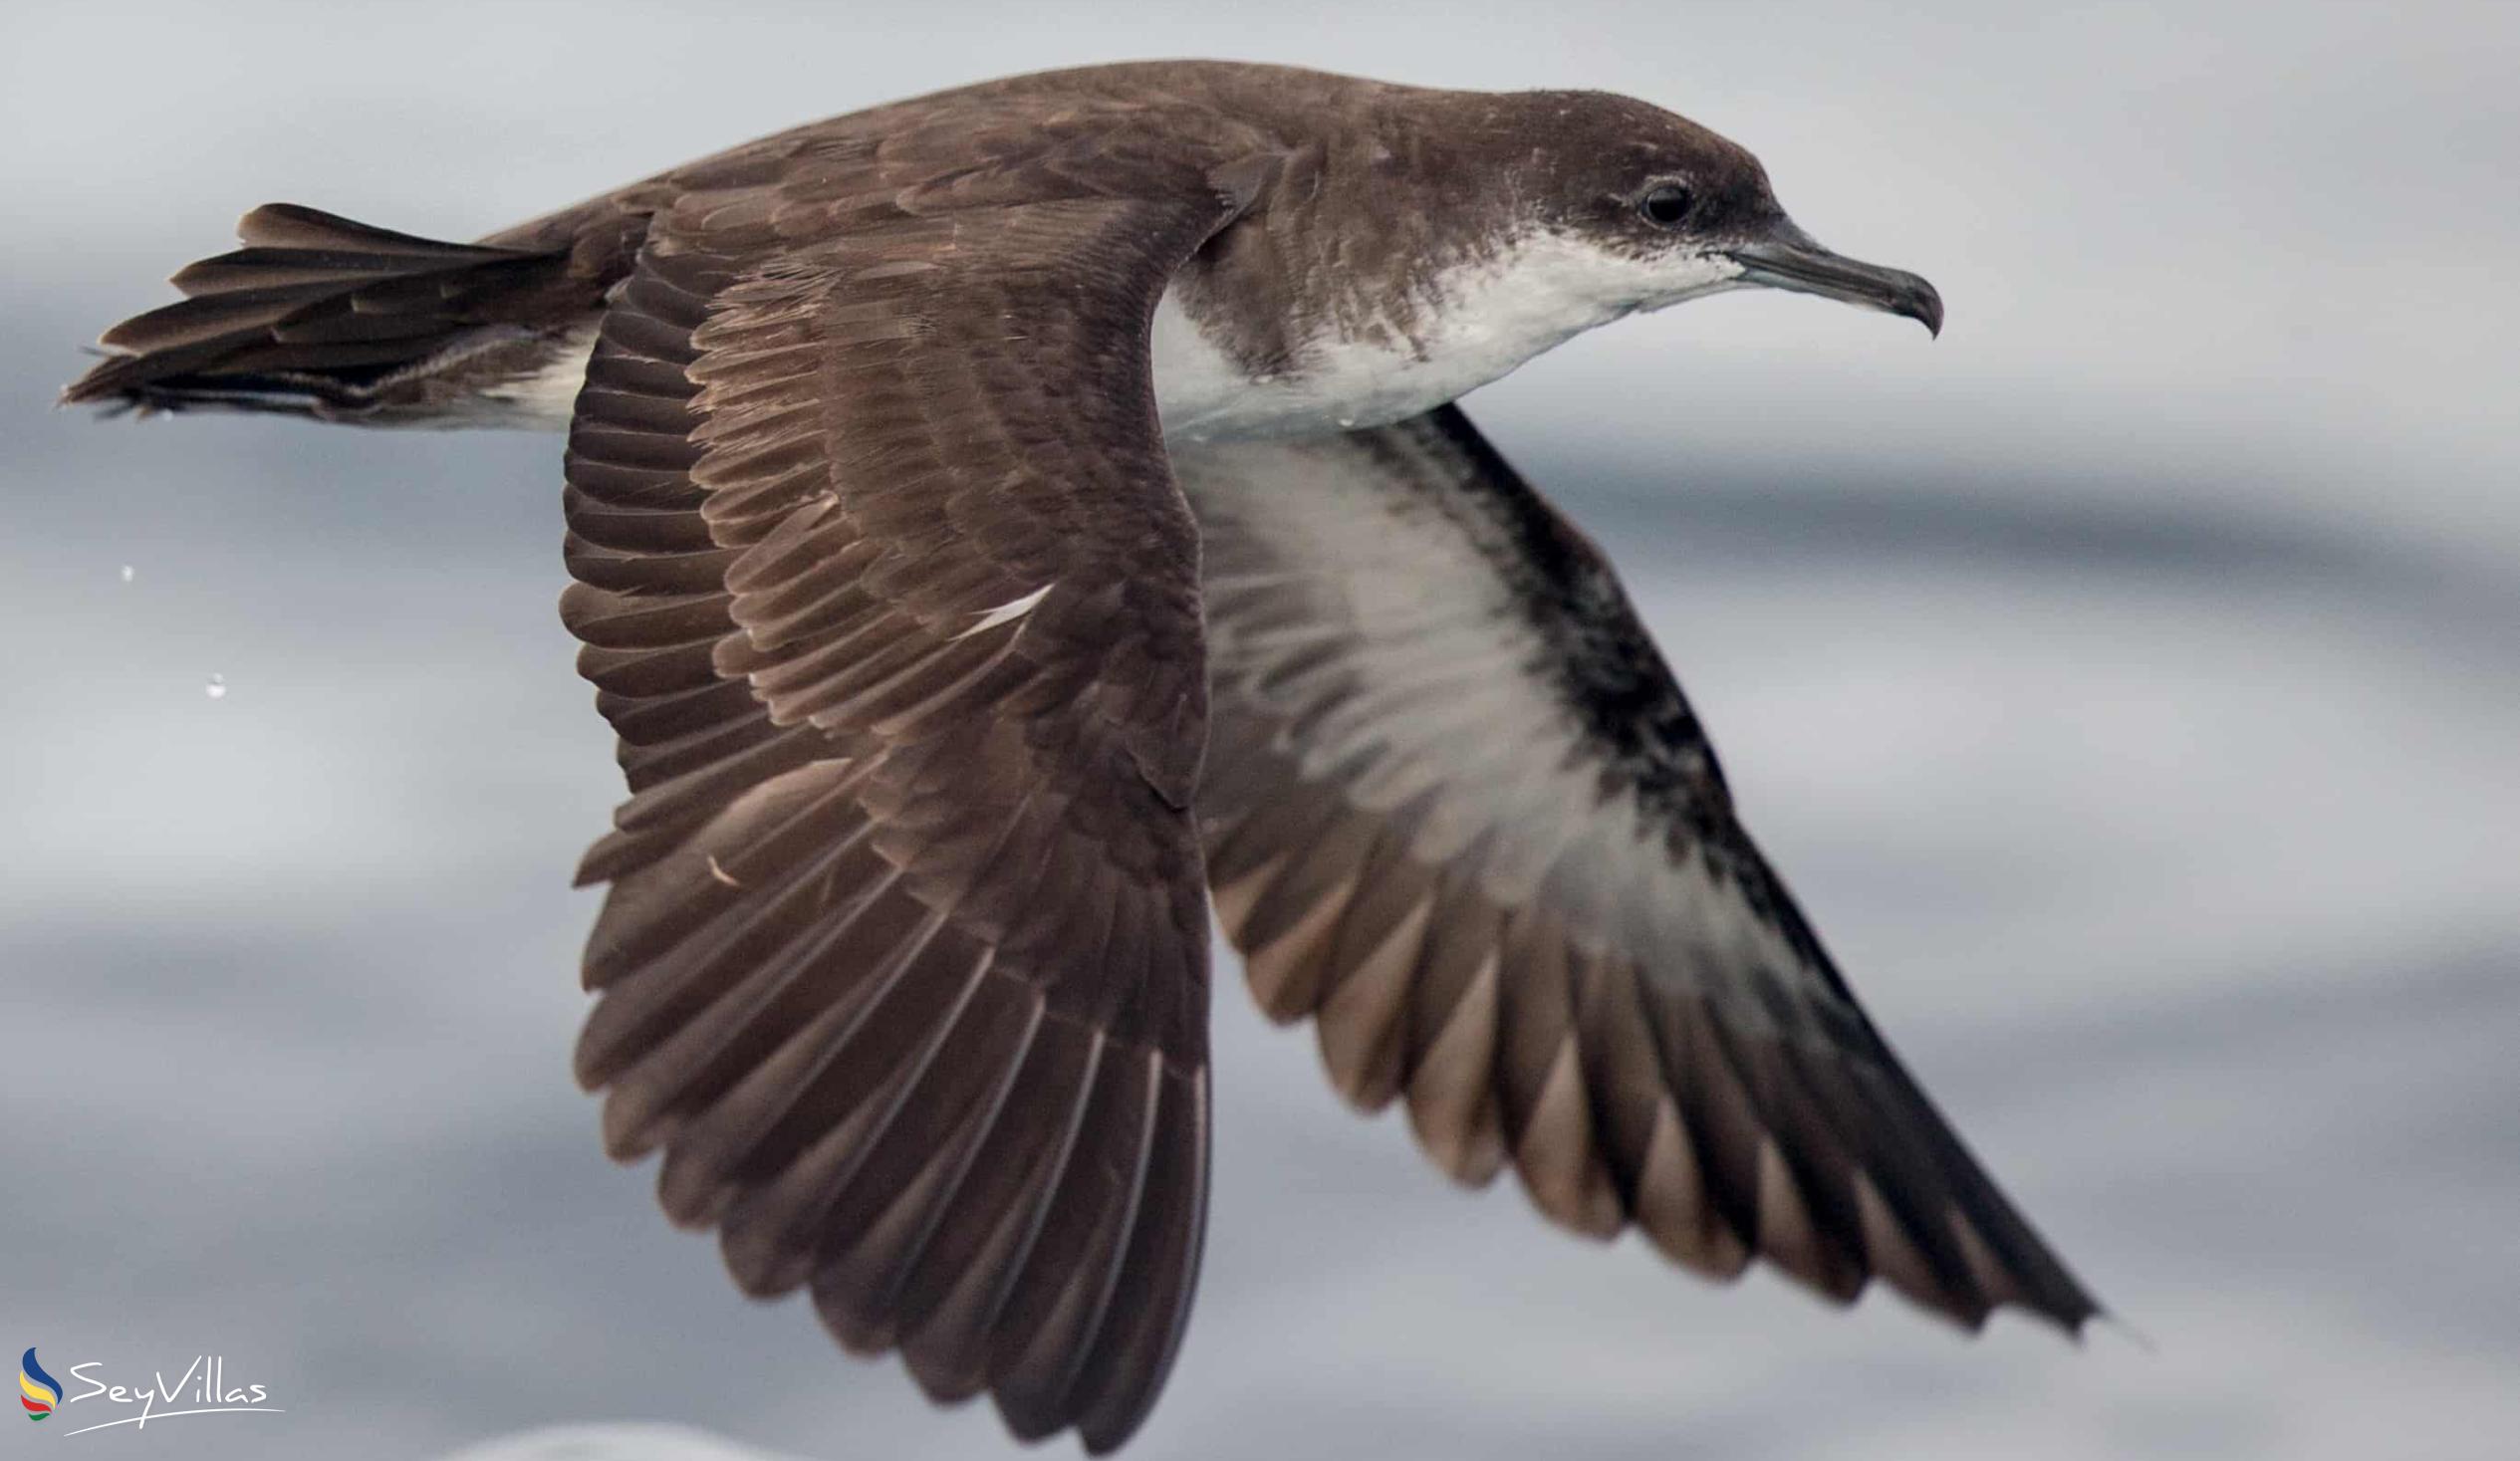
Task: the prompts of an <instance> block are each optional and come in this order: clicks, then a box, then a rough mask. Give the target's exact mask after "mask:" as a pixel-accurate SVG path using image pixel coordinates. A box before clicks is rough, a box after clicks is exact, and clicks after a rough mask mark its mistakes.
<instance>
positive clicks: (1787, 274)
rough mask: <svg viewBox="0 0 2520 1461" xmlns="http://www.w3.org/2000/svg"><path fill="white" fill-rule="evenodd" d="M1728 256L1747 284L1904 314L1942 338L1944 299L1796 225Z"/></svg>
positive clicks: (1782, 226)
mask: <svg viewBox="0 0 2520 1461" xmlns="http://www.w3.org/2000/svg"><path fill="white" fill-rule="evenodd" d="M1724 252H1725V254H1726V255H1727V256H1728V257H1729V258H1731V260H1732V261H1733V262H1734V263H1736V264H1739V265H1740V266H1741V282H1742V283H1743V284H1763V285H1766V286H1768V287H1769V288H1771V289H1790V290H1795V291H1798V292H1800V293H1802V294H1816V295H1819V296H1820V297H1821V298H1823V299H1832V300H1837V301H1840V302H1841V303H1844V304H1850V305H1862V306H1864V307H1866V308H1867V309H1874V310H1884V311H1887V312H1889V313H1890V314H1893V315H1904V316H1906V317H1907V318H1908V319H1910V320H1913V321H1915V322H1916V323H1917V324H1919V325H1922V326H1924V327H1925V329H1926V330H1927V331H1928V332H1929V333H1931V334H1933V335H1936V336H1939V335H1940V334H1942V296H1941V295H1939V294H1936V293H1935V292H1934V288H1933V286H1932V285H1930V284H1927V283H1926V282H1925V281H1924V280H1923V279H1922V278H1920V277H1918V276H1916V275H1913V274H1910V273H1908V272H1907V271H1906V270H1904V269H1885V268H1883V267H1882V266H1881V265H1879V264H1867V263H1865V262H1864V261H1863V260H1861V259H1850V258H1848V257H1846V256H1845V255H1843V254H1833V253H1831V252H1829V251H1828V250H1827V249H1825V248H1822V247H1821V246H1820V241H1819V240H1818V239H1815V238H1813V237H1812V236H1811V235H1810V234H1808V233H1805V232H1803V231H1802V230H1801V229H1799V228H1797V227H1795V226H1794V225H1793V224H1791V223H1788V222H1784V221H1782V220H1780V221H1779V222H1778V224H1777V226H1776V227H1775V229H1773V230H1772V231H1771V232H1770V233H1769V235H1768V237H1766V238H1763V239H1759V240H1757V241H1755V242H1752V243H1746V244H1737V245H1735V246H1733V247H1732V248H1729V249H1726V250H1725V251H1724Z"/></svg>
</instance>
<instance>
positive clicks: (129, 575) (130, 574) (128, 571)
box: [123, 563, 139, 584]
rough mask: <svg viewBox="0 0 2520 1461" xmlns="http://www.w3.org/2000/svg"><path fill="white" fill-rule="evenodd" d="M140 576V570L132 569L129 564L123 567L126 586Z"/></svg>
mask: <svg viewBox="0 0 2520 1461" xmlns="http://www.w3.org/2000/svg"><path fill="white" fill-rule="evenodd" d="M138 575H139V570H137V569H135V568H133V567H131V566H130V565H129V564H127V563H126V564H125V565H123V582H124V583H126V584H127V583H129V582H131V580H132V579H134V578H136V577H138Z"/></svg>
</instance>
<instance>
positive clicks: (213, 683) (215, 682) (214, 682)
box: [201, 674, 227, 700]
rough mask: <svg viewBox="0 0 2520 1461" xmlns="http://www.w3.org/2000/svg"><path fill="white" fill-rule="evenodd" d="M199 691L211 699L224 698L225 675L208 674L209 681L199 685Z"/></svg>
mask: <svg viewBox="0 0 2520 1461" xmlns="http://www.w3.org/2000/svg"><path fill="white" fill-rule="evenodd" d="M201 693H202V694H204V695H207V696H209V697H210V698H211V699H213V700H224V699H226V698H227V676H226V675H223V674H214V675H212V676H210V682H209V683H208V684H206V685H203V686H202V687H201Z"/></svg>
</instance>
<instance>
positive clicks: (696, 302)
mask: <svg viewBox="0 0 2520 1461" xmlns="http://www.w3.org/2000/svg"><path fill="white" fill-rule="evenodd" d="M982 122H983V123H985V122H986V119H982ZM932 130H933V132H934V133H935V134H934V135H933V136H930V135H929V134H928V133H925V132H919V133H911V134H907V135H902V136H894V137H889V138H885V139H882V141H881V142H878V141H871V140H864V139H860V140H850V139H846V138H844V139H841V141H840V142H839V143H838V144H836V145H834V146H832V147H828V148H815V147H801V148H796V149H792V151H791V153H790V154H789V155H787V156H784V157H782V158H777V159H772V162H771V163H770V164H765V167H766V173H767V175H753V176H740V175H738V176H732V177H729V178H725V179H720V181H721V182H722V183H723V185H722V186H717V187H713V188H701V189H694V190H689V191H686V192H684V193H682V194H681V195H680V196H678V197H675V198H672V199H670V200H669V201H666V202H664V203H663V204H662V211H660V212H658V213H657V214H656V215H655V216H654V217H653V218H652V220H651V221H650V222H649V223H648V225H647V230H646V234H645V240H644V244H643V246H642V248H641V250H640V252H639V255H638V258H637V263H636V267H635V269H634V271H633V272H632V273H631V275H630V278H629V279H628V280H626V281H625V282H624V284H623V285H622V286H621V287H620V288H619V289H617V290H616V291H615V293H614V296H613V299H612V303H611V307H610V310H609V313H608V314H607V316H606V318H605V321H604V325H603V332H602V337H601V342H600V344H599V345H598V347H597V350H596V353H595V356H594V360H593V363H592V365H590V367H589V370H588V376H587V384H586V387H585V390H584V392H583V393H582V394H581V396H580V397H579V401H578V407H577V415H576V421H575V425H574V427H573V429H572V431H571V433H570V442H569V456H568V491H567V499H566V500H567V515H568V523H569V542H568V557H569V564H570V569H571V572H572V574H573V575H574V577H575V578H576V580H577V583H576V584H575V586H574V587H573V588H572V589H571V590H570V591H569V593H568V594H567V596H566V597H565V599H564V601H563V616H564V618H565V619H566V620H567V622H568V624H569V626H570V627H571V628H572V629H573V630H574V631H575V632H576V633H577V635H578V637H579V638H580V639H582V640H583V641H584V643H585V648H584V651H583V653H582V655H581V658H580V667H581V669H582V671H583V672H584V673H585V674H586V675H587V677H588V678H590V679H592V680H593V681H594V682H595V683H596V685H597V686H598V687H599V694H598V697H597V702H598V705H599V707H600V708H601V709H602V711H603V713H604V714H605V715H606V717H607V718H609V719H610V720H611V722H612V723H613V725H614V727H615V729H616V730H617V731H618V733H619V735H620V740H621V761H622V765H623V767H624V770H625V771H626V772H627V774H628V777H629V781H630V789H631V793H632V795H631V796H630V800H629V801H628V802H627V803H626V804H625V805H624V806H623V807H622V808H621V810H620V812H619V814H618V816H617V818H616V823H617V830H616V831H615V833H614V834H613V835H612V836H611V837H609V838H607V839H606V840H605V841H603V842H601V843H599V844H597V846H596V847H595V848H594V849H593V850H592V851H591V852H589V853H588V857H587V861H586V863H585V865H584V867H583V868H582V869H581V878H582V880H585V881H610V882H611V883H612V889H611V892H610V894H609V896H608V897H607V899H606V902H605V904H604V909H603V912H602V914H601V917H600V918H599V921H598V923H597V926H596V930H595V934H594V937H593V940H592V942H591V945H590V947H589V949H588V952H587V959H586V980H587V983H588V985H589V987H590V988H593V989H596V990H598V991H600V992H601V994H602V999H601V1000H600V1001H599V1002H598V1003H597V1005H596V1006H595V1008H594V1011H593V1013H592V1015H591V1017H590V1019H589V1020H588V1023H587V1027H586V1030H585V1033H584V1036H583V1038H582V1040H581V1042H580V1044H579V1049H578V1074H579V1077H580V1079H581V1080H582V1081H584V1082H585V1083H586V1085H587V1086H588V1087H589V1088H591V1089H593V1088H603V1089H606V1090H607V1091H608V1092H609V1096H608V1098H607V1101H606V1105H605V1135H606V1141H607V1143H608V1145H609V1147H610V1148H611V1150H612V1151H613V1152H614V1154H616V1155H617V1156H620V1157H624V1158H629V1157H632V1156H636V1155H639V1154H643V1153H645V1152H648V1151H651V1150H654V1149H656V1148H659V1147H661V1148H662V1149H663V1151H664V1154H665V1155H664V1163H663V1168H662V1172H661V1175H660V1179H659V1189H660V1195H661V1197H662V1200H663V1203H664V1206H665V1208H666V1211H667V1212H668V1214H669V1215H670V1216H671V1217H672V1218H673V1219H674V1220H675V1221H676V1222H677V1223H680V1224H684V1225H687V1226H694V1227H707V1226H712V1225H713V1226H715V1227H716V1228H718V1229H719V1230H720V1233H721V1236H722V1246H723V1249H724V1252H725V1256H726V1260H727V1263H728V1266H729V1268H730V1269H731V1270H732V1271H733V1274H734V1276H735V1278H736V1280H737V1282H738V1283H739V1284H741V1285H742V1286H743V1288H744V1289H745V1290H746V1291H748V1292H750V1293H752V1294H755V1295H773V1294H779V1293H783V1292H787V1291H789V1290H792V1289H795V1288H798V1287H800V1286H803V1287H806V1288H809V1289H810V1290H811V1291H812V1294H813V1297H814V1301H815V1304H816V1307H817V1309H818V1310H819V1311H820V1313H821V1315H822V1317H823V1319H824V1321H825V1322H826V1324H827V1325H828V1326H829V1327H830V1329H831V1330H832V1332H833V1333H834V1335H836V1336H837V1337H838V1338H839V1339H840V1340H841V1341H842V1342H843V1343H844V1344H845V1345H847V1346H848V1347H850V1348H851V1349H853V1350H856V1351H860V1352H877V1351H882V1350H884V1349H888V1348H894V1347H897V1348H899V1349H900V1350H901V1351H902V1353H903V1355H904V1356H905V1358H906V1360H907V1362H908V1364H909V1367H910V1369H911V1371H912V1372H913V1373H914V1374H915V1375H916V1377H917V1378H918V1380H919V1382H920V1383H921V1385H922V1386H923V1387H925V1388H926V1389H927V1391H928V1392H929V1393H930V1394H931V1395H933V1396H935V1397H937V1398H939V1399H942V1400H959V1399H963V1398H967V1397H969V1396H971V1395H974V1394H976V1393H977V1392H979V1391H980V1390H982V1389H983V1388H985V1389H988V1390H989V1391H991V1392H992V1393H993V1395H994V1397H995V1399H996V1402H997V1404H998V1407H999V1409H1000V1410H1001V1412H1002V1413H1003V1414H1004V1415H1005V1417H1006V1419H1007V1422H1008V1423H1009V1424H1010V1425H1011V1426H1012V1427H1013V1428H1014V1429H1015V1430H1016V1431H1017V1432H1018V1433H1019V1434H1021V1435H1023V1436H1025V1437H1028V1438H1030V1437H1037V1436H1043V1435H1048V1434H1050V1433H1052V1432H1055V1431H1057V1430H1060V1429H1062V1428H1065V1427H1068V1426H1075V1427H1077V1428H1078V1429H1079V1430H1080V1431H1081V1432H1082V1434H1083V1437H1084V1440H1085V1442H1086V1444H1087V1445H1088V1447H1089V1448H1091V1449H1094V1450H1097V1451H1101V1450H1106V1449H1109V1448H1111V1447H1112V1446H1115V1445H1118V1444H1119V1443H1120V1442H1121V1441H1122V1440H1124V1439H1126V1438H1127V1437H1128V1436H1129V1434H1130V1433H1131V1432H1132V1431H1134V1429H1135V1427H1136V1426H1137V1424H1138V1422H1139V1421H1140V1420H1141V1419H1142V1418H1143V1416H1144V1414H1145V1412H1146V1410H1147V1409H1148V1407H1149V1406H1150V1405H1151V1404H1152V1402H1153V1398H1154V1395H1155V1393H1156V1391H1157V1390H1158V1389H1159V1388H1160V1386H1161V1384H1162V1381H1163V1378H1164V1375H1165V1373H1166V1372H1167V1370H1168V1369H1169V1366H1170V1363H1171V1359H1172V1354H1173V1351H1174V1348H1175V1346H1176V1344H1177V1342H1178V1340H1179V1337H1180V1332H1181V1326H1182V1322H1183V1319H1184V1317H1185V1316H1186V1314H1187V1312H1188V1307H1189V1300H1190V1294H1191V1290H1192V1287H1193V1284H1194V1281H1195V1278H1196V1273H1197V1268H1198V1253H1199V1243H1200V1232H1201V1224H1202V1221H1203V1215H1204V1205H1205V1191H1206V1176H1207V1129H1208V1073H1207V1046H1206V1032H1205V1021H1206V1008H1207V970H1206V951H1207V932H1206V917H1205V911H1206V910H1205V894H1204V882H1203V879H1202V872H1201V863H1200V853H1199V848H1198V844H1197V838H1196V833H1195V828H1194V827H1193V825H1192V823H1191V819H1190V812H1189V807H1190V801H1191V795H1192V790H1193V786H1194V783H1195V781H1196V778H1197V774H1198V767H1199V759H1200V754H1201V750H1202V747H1203V744H1204V735H1205V726H1204V722H1205V704H1204V665H1203V662H1202V658H1201V623H1200V610H1199V603H1198V584H1197V543H1196V536H1195V530H1194V528H1193V526H1192V523H1191V520H1190V517H1189V515H1188V512H1187V510H1186V508H1185V507H1184V505H1183V503H1182V501H1181V498H1180V496H1179V493H1178V491H1177V489H1176V488H1175V486H1174V484H1173V481H1172V479H1171V476H1170V474H1169V472H1168V470H1167V467H1166V463H1165V459H1164V455H1163V449H1162V443H1161V439H1160V436H1159V433H1158V431H1157V427H1156V423H1155V415H1154V407H1153V396H1152V389H1151V385H1150V382H1149V380H1148V362H1147V348H1146V333H1147V321H1148V319H1149V318H1150V316H1151V313H1152V310H1153V307H1154V304H1155V301H1156V299H1157V297H1158V295H1159V294H1160V292H1161V290H1162V288H1163V286H1164V283H1165V281H1166V280H1167V279H1168V278H1169V277H1170V275H1171V273H1172V272H1173V270H1174V269H1175V268H1176V267H1177V266H1178V265H1179V264H1180V262H1181V261H1182V260H1183V259H1184V258H1186V257H1187V256H1188V255H1189V254H1190V253H1191V252H1192V251H1193V250H1194V249H1195V248H1196V247H1197V246H1198V245H1199V244H1200V242H1201V241H1202V240H1204V239H1205V238H1206V237H1208V236H1209V235H1210V234H1211V233H1212V232H1213V231H1214V230H1215V229H1216V228H1217V227H1219V226H1220V225H1221V224H1222V223H1224V222H1225V221H1227V220H1228V219H1230V218H1231V217H1232V216H1233V215H1234V213H1235V211H1236V209H1237V206H1238V204H1237V201H1236V199H1235V198H1234V197H1233V196H1229V194H1232V193H1234V192H1236V191H1237V189H1238V188H1239V187H1240V186H1241V183H1240V182H1239V181H1237V179H1247V178H1248V177H1249V176H1250V175H1251V174H1250V173H1248V172H1247V171H1237V170H1236V169H1235V168H1234V167H1233V166H1231V165H1224V166H1221V167H1220V166H1218V165H1216V164H1214V163H1213V162H1212V160H1210V159H1211V158H1212V156H1213V154H1214V153H1215V151H1216V149H1215V148H1214V147H1207V148H1206V152H1207V154H1208V155H1207V156H1205V157H1203V156H1202V151H1201V147H1202V145H1203V143H1204V142H1206V141H1208V140H1212V139H1199V138H1188V139H1184V138H1180V137H1170V138H1157V137H1151V136H1149V135H1148V134H1147V133H1146V132H1145V130H1144V129H1143V128H1139V129H1136V130H1134V131H1133V130H1131V129H1129V128H1127V127H1117V128H1115V127H1093V126H1086V125H1078V126H1075V127H1071V128H1069V129H1068V130H1067V131H1065V132H1063V131H1061V130H1060V128H1059V127H1057V126H1039V127H1033V128H1031V129H1029V130H1027V131H1026V133H1025V135H1024V137H1023V138H1009V137H997V136H995V134H993V133H990V132H988V131H987V130H986V128H985V124H983V125H981V126H978V127H976V128H975V127H973V126H965V127H963V128H961V129H960V130H959V131H956V130H955V129H954V128H951V127H949V126H944V125H941V124H940V125H939V126H937V127H935V128H933V129H932ZM931 144H932V145H931ZM1133 145H1134V146H1135V147H1136V149H1137V150H1135V151H1134V152H1132V151H1131V150H1130V149H1131V147H1132V146H1133ZM949 161H950V162H951V163H952V164H953V165H948V162H949Z"/></svg>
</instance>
